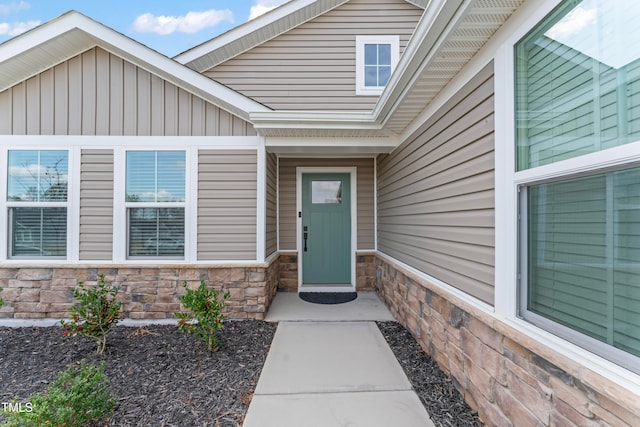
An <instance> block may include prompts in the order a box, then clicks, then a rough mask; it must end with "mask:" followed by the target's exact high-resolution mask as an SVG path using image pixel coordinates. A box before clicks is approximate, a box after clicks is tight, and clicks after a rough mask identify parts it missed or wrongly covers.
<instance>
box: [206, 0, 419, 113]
mask: <svg viewBox="0 0 640 427" xmlns="http://www.w3.org/2000/svg"><path fill="white" fill-rule="evenodd" d="M422 12H423V10H422V9H420V8H417V7H415V6H413V5H411V4H409V3H407V2H406V1H404V0H391V1H388V0H384V1H383V0H351V1H349V2H347V3H346V4H344V5H342V6H340V7H338V8H336V9H334V10H332V11H329V12H327V13H325V14H324V15H322V16H319V17H318V18H315V19H313V20H311V21H309V22H307V23H305V24H302V25H300V26H299V27H297V28H294V29H293V30H291V31H288V32H287V33H285V34H282V35H280V36H278V37H276V38H274V39H272V40H270V41H268V42H266V43H263V44H262V45H260V46H258V47H256V48H253V49H251V50H250V51H248V52H246V53H243V54H241V55H239V56H237V57H235V58H233V59H231V60H229V61H227V62H225V63H223V64H220V65H217V66H216V67H214V68H212V69H211V70H209V71H207V72H205V74H206V75H208V76H209V77H211V78H213V79H215V80H217V81H219V82H221V83H223V84H225V85H228V86H230V87H232V88H233V89H235V90H237V91H239V92H241V93H243V94H245V95H247V96H249V97H251V98H253V99H255V100H257V101H259V102H262V103H264V104H265V105H267V106H269V107H271V108H273V109H277V110H336V109H338V110H371V109H372V108H373V106H374V104H375V102H376V101H377V99H378V98H377V97H376V96H356V95H355V87H356V66H355V61H356V59H355V58H356V51H355V44H356V35H398V36H400V54H402V52H403V51H404V48H405V46H406V44H407V42H408V40H409V38H410V37H411V34H412V33H413V30H414V29H415V26H416V25H417V23H418V21H419V19H420V17H421V16H422Z"/></svg>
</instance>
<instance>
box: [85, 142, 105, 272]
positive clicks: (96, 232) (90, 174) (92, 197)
mask: <svg viewBox="0 0 640 427" xmlns="http://www.w3.org/2000/svg"><path fill="white" fill-rule="evenodd" d="M112 254H113V150H107V149H105V150H93V149H83V150H82V152H81V166H80V259H81V260H110V259H112Z"/></svg>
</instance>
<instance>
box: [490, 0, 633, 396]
mask: <svg viewBox="0 0 640 427" xmlns="http://www.w3.org/2000/svg"><path fill="white" fill-rule="evenodd" d="M560 3H561V1H560V0H543V1H540V2H528V3H525V5H524V6H523V7H522V8H521V9H519V10H518V12H517V13H516V14H514V16H513V17H512V19H510V20H509V21H508V23H507V24H506V25H505V26H503V28H502V29H501V32H500V34H499V35H498V37H500V38H499V39H498V40H496V43H498V44H499V45H498V46H496V47H495V51H494V52H495V56H494V67H495V69H494V71H495V74H494V82H495V97H494V100H495V101H494V102H495V141H496V150H495V301H494V302H495V304H494V316H495V317H496V318H498V319H499V320H501V321H503V322H504V323H505V324H507V325H509V326H511V327H513V328H514V329H515V330H517V331H519V332H521V333H523V334H525V335H526V336H528V337H530V338H531V339H533V340H535V341H537V342H540V343H541V344H543V345H546V346H548V347H550V348H552V349H553V350H555V351H557V352H559V353H560V354H563V355H565V356H566V357H568V358H571V359H572V360H574V361H575V362H576V363H578V364H581V365H583V366H585V367H586V368H587V369H591V370H592V371H594V372H597V373H599V374H601V375H603V376H604V377H606V378H608V379H609V380H611V381H613V382H614V383H616V384H619V385H621V386H622V387H624V388H625V389H627V390H629V391H630V392H632V393H635V394H640V375H637V374H635V373H633V372H631V371H629V370H627V369H625V368H623V367H621V366H619V365H617V364H615V363H613V362H611V361H609V360H607V359H604V358H602V357H600V356H598V355H596V354H594V353H592V352H590V351H588V350H585V349H584V348H582V347H579V346H577V345H575V344H572V343H570V342H569V341H567V340H565V339H563V338H560V337H558V336H556V335H554V334H552V333H550V332H548V331H546V330H543V329H541V328H539V327H537V326H535V325H532V324H531V323H529V322H526V321H525V320H523V319H520V318H519V317H518V307H519V301H518V286H519V283H518V266H519V263H520V257H519V249H520V248H519V238H518V235H519V230H518V203H519V199H518V187H519V186H521V185H523V184H525V183H527V184H531V183H535V182H540V181H543V180H546V179H550V178H554V177H559V176H568V175H570V174H578V173H585V172H592V171H594V172H595V171H598V170H602V169H607V168H611V167H615V166H616V165H622V164H631V163H633V162H635V161H640V142H635V143H631V144H626V145H623V146H618V147H614V148H611V149H609V150H604V151H600V152H597V153H591V154H587V155H584V156H581V157H578V158H572V159H567V160H564V161H561V162H557V163H554V164H550V165H544V166H540V167H536V168H531V169H527V170H524V171H518V172H516V164H515V158H516V157H515V93H514V87H515V86H514V78H515V73H514V54H513V50H514V46H515V44H516V43H517V42H518V41H519V40H520V39H521V38H522V37H524V35H525V34H526V33H528V32H529V31H530V30H531V29H533V28H534V27H535V26H536V25H538V23H539V22H540V21H542V19H544V17H545V16H547V15H548V14H549V13H550V12H551V11H552V10H553V9H554V8H555V7H556V6H558V5H559V4H560Z"/></svg>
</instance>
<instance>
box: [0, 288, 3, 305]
mask: <svg viewBox="0 0 640 427" xmlns="http://www.w3.org/2000/svg"><path fill="white" fill-rule="evenodd" d="M0 292H2V288H0ZM3 305H4V300H3V299H2V298H0V307H2V306H3Z"/></svg>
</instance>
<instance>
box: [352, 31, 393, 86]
mask: <svg viewBox="0 0 640 427" xmlns="http://www.w3.org/2000/svg"><path fill="white" fill-rule="evenodd" d="M365 44H389V45H391V74H393V71H394V70H395V68H396V65H398V60H399V58H400V37H399V36H356V95H380V94H381V93H382V91H383V90H384V86H377V87H371V86H365V85H364V75H365V73H364V46H365Z"/></svg>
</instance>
